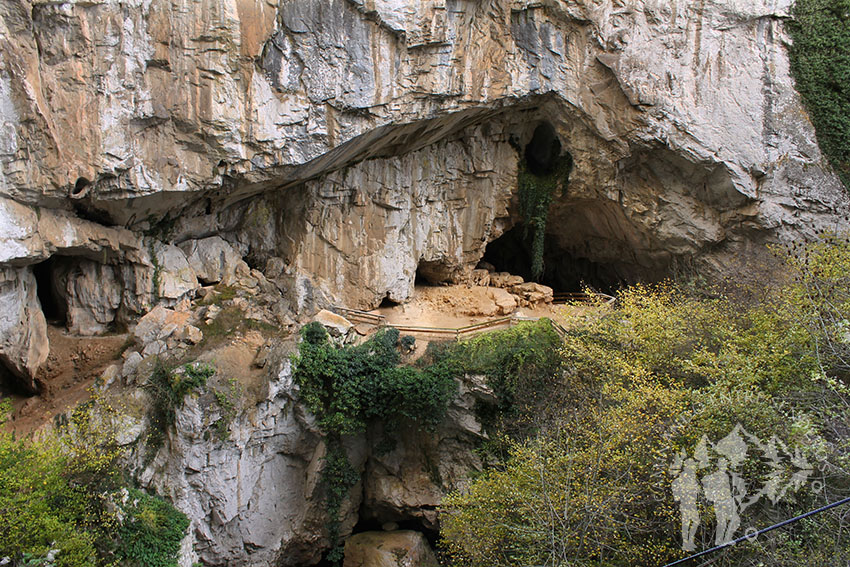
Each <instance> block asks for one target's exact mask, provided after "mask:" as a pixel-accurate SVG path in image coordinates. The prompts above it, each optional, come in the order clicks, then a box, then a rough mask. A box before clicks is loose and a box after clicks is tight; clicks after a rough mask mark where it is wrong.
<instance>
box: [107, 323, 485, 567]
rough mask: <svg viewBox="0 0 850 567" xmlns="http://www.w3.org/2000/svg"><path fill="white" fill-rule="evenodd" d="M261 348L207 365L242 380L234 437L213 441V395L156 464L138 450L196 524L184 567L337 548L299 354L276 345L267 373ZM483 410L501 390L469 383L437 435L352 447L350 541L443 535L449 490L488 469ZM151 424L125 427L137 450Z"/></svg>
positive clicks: (296, 560) (141, 467)
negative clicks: (418, 531)
mask: <svg viewBox="0 0 850 567" xmlns="http://www.w3.org/2000/svg"><path fill="white" fill-rule="evenodd" d="M167 311H168V310H165V309H163V308H157V309H155V310H153V311H152V312H151V313H150V314H148V315H147V316H146V317H145V319H147V320H148V321H147V322H146V325H147V323H148V322H155V323H156V325H152V328H153V327H156V328H162V329H165V328H167V326H168V325H167V323H166V321H168V320H169V317H173V312H172V313H168V312H167ZM140 326H141V323H140ZM155 336H159V335H154V334H152V332H151V333H148V332H139V330H138V329H137V339H138V342H139V343H141V344H140V345H139V346H140V347H142V348H144V347H146V346H147V345H146V344H144V342H143V341H145V340H151V341H152V343H149V344H153V343H155V342H156V340H157V339H156V338H154V337H155ZM261 344H262V341H260V342H257V340H254V339H250V340H249V338H248V337H246V338H244V339H240V340H237V341H235V342H234V343H232V344H231V345H230V346H226V347H223V348H221V349H218V350H215V351H212V352H208V353H206V354H204V355H203V356H202V357H201V358H200V359H199V361H201V362H204V363H207V364H212V365H214V366H215V367H216V369H217V374H218V373H220V374H221V375H222V376H223V377H224V378H225V379H226V378H227V377H238V378H237V380H238V381H239V383H240V384H241V386H240V388H242V389H241V392H242V394H241V395H240V397H239V398H238V399H237V408H238V411H237V413H236V415H235V416H233V418H232V421H231V422H230V423H229V426H228V427H227V431H228V436H227V438H221V437H220V435H219V434H218V433H215V432H213V425H214V424H215V422H216V420H217V419H219V418H220V417H221V415H220V413H219V409H218V406H217V405H216V401H215V399H216V398H215V397H214V396H213V394H212V393H211V391H210V390H209V389H207V390H202V391H199V392H196V393H193V394H190V395H189V396H187V397H186V399H185V400H184V404H183V406H182V408H180V409H178V411H177V416H176V425H175V430H174V431H173V432H171V433H170V434H169V436H168V440H167V442H166V445H165V448H163V449H160V450H158V451H157V452H156V455H155V457H154V458H153V459H152V460H151V459H149V458H147V457H146V456H145V449H144V444H139V445H136V446H135V451H136V452H135V453H134V454H133V458H132V461H133V462H134V466H135V467H137V474H138V475H139V478H140V480H141V482H142V483H143V484H145V485H148V486H152V487H155V488H156V489H157V491H158V492H159V493H161V494H165V495H168V496H169V497H170V498H171V499H172V500H173V501H174V502H175V504H176V505H177V506H178V507H179V508H180V509H181V510H183V511H184V512H186V513H187V514H188V515H189V517H190V518H191V519H192V525H191V527H190V536H191V540H192V544H193V548H194V552H193V553H194V555H192V554H189V555H186V556H185V557H184V559H185V562H186V563H187V565H191V564H192V562H193V561H196V560H199V559H200V560H201V561H202V562H203V563H204V564H209V565H219V564H223V563H227V564H229V565H233V566H245V567H248V566H251V567H271V566H272V565H274V566H293V567H294V566H300V565H310V564H313V563H315V562H317V561H318V560H319V559H320V558H321V556H322V554H323V553H324V552H325V551H326V550H327V549H328V548H329V541H328V538H327V531H326V513H325V505H324V487H323V485H322V483H321V471H322V467H323V466H324V465H323V463H324V456H325V445H324V442H323V437H322V435H321V432H320V430H319V429H318V427H317V425H316V423H315V419H314V418H313V416H312V415H310V414H309V413H308V412H306V411H305V409H304V407H303V406H302V405H301V404H300V403H299V402H298V399H297V391H298V388H297V386H296V385H295V384H294V383H293V380H292V367H291V362H290V359H289V350H290V349H291V348H292V344H291V343H287V344H286V345H281V344H280V343H276V344H275V346H274V347H273V348H272V352H270V353H267V354H266V355H265V356H266V357H267V360H266V362H265V364H264V369H263V370H259V369H257V368H256V366H255V365H254V364H253V361H254V360H255V351H256V350H257V349H258V348H259V347H260V345H261ZM152 360H153V355H149V357H147V358H145V359H142V358H141V357H140V356H139V355H138V354H135V353H132V354H130V355H128V356H127V359H126V361H125V362H124V368H122V369H121V372H120V374H121V375H122V376H125V377H126V376H127V374H128V372H127V371H128V370H129V373H133V372H142V373H143V372H149V369H150V365H151V364H152V362H151V361H152ZM117 372H118V370H117V369H116V373H117ZM144 380H145V378H144V377H136V378H131V379H130V380H128V381H129V382H130V383H136V384H143V383H144ZM213 380H215V378H214V379H213ZM256 381H260V382H259V383H261V384H262V387H261V388H260V389H259V390H254V391H253V393H251V390H253V388H254V387H253V386H251V382H256ZM225 384H226V382H225ZM220 387H221V386H219V388H220ZM142 391H144V390H139V392H142ZM477 400H484V401H490V402H492V401H493V399H492V392H491V391H490V390H489V388H487V386H486V385H484V384H483V383H482V382H481V381H480V380H479V379H476V378H470V379H469V380H468V381H465V382H464V383H462V384H461V385H460V388H459V391H458V395H457V397H456V398H455V400H454V402H453V403H452V404H451V406H450V408H449V411H448V418H447V419H446V420H445V422H444V423H443V424H442V425H441V426H440V428H439V430H438V431H437V432H436V434H434V435H426V434H424V433H417V432H416V431H414V430H413V429H407V428H406V426H403V427H402V429H401V430H396V431H395V432H394V433H393V434H392V438H393V439H396V443H395V448H394V449H393V450H392V451H390V452H388V453H387V452H382V451H379V450H376V449H374V448H375V447H377V446H378V443H379V441H380V440H381V439H383V440H384V441H385V442H384V443H383V445H386V440H387V439H386V434H385V432H384V431H383V430H381V429H380V428H374V429H371V430H370V431H369V432H368V434H367V435H361V436H358V437H349V438H346V439H345V447H346V451H347V454H348V457H349V460H350V462H351V464H352V465H353V466H354V468H355V470H357V471H359V473H360V474H361V475H362V479H363V480H362V481H361V482H360V483H358V484H357V485H356V486H355V487H353V488H352V490H351V491H350V494H349V498H348V499H347V500H346V502H345V503H344V505H343V509H342V511H341V520H342V524H341V533H342V535H343V536H347V535H348V534H350V533H351V531H352V529H353V528H354V526H355V524H357V522H358V521H359V520H364V519H365V520H375V519H378V520H380V521H382V522H384V521H398V520H406V521H411V520H413V521H419V522H420V523H421V525H422V526H423V527H430V528H434V527H435V526H436V523H435V521H436V512H435V508H436V506H437V505H438V504H439V503H440V500H441V498H442V495H443V494H444V493H445V491H447V490H452V489H457V488H461V487H462V486H463V485H464V483H465V482H466V481H467V479H468V476H469V472H470V471H471V470H479V469H480V468H481V462H480V460H479V458H478V456H477V455H476V453H475V452H474V451H473V450H472V448H473V447H474V446H475V445H476V443H478V442H479V441H480V440H481V439H482V437H483V435H484V433H483V431H482V428H481V424H480V423H479V422H478V420H477V418H476V416H475V411H474V408H475V404H476V401H477ZM145 421H146V420H145V418H144V417H141V416H140V417H137V418H136V421H133V422H132V423H129V424H128V425H129V427H128V429H129V430H132V431H136V432H139V433H138V435H137V437H136V438H134V439H129V440H128V441H127V442H128V443H130V442H132V441H134V440H135V439H140V438H143V437H141V436H142V429H143V428H140V427H138V422H142V423H144V422H145ZM396 425H399V424H396ZM394 429H396V428H394ZM128 435H129V433H128ZM416 553H419V552H418V551H417V552H416ZM423 560H424V559H423Z"/></svg>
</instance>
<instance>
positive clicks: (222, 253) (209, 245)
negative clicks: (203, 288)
mask: <svg viewBox="0 0 850 567" xmlns="http://www.w3.org/2000/svg"><path fill="white" fill-rule="evenodd" d="M180 248H181V249H182V250H183V251H184V252H185V254H186V259H187V260H188V262H189V266H190V267H191V268H192V270H194V272H195V274H196V275H197V277H198V279H199V280H200V281H201V282H202V283H204V284H205V285H208V284H213V283H219V282H224V283H227V281H228V280H229V279H230V278H232V277H233V276H234V275H235V273H236V265H237V264H238V263H239V262H240V261H242V257H241V256H239V254H238V253H237V252H236V251H235V250H234V249H233V247H232V246H230V244H228V243H227V241H225V240H224V239H223V238H221V237H220V236H210V237H209V238H202V239H200V240H190V241H188V242H184V243H182V244H181V245H180Z"/></svg>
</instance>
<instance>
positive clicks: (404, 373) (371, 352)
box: [293, 322, 456, 562]
mask: <svg viewBox="0 0 850 567" xmlns="http://www.w3.org/2000/svg"><path fill="white" fill-rule="evenodd" d="M301 338H302V342H301V345H300V348H299V353H298V354H297V355H296V356H295V357H294V359H293V361H294V363H295V373H294V380H295V382H296V384H298V386H299V387H300V397H301V400H302V401H303V402H304V403H305V404H306V406H307V408H308V409H309V410H310V411H311V412H312V413H313V414H314V415H315V416H316V417H317V418H318V421H319V426H320V427H321V428H322V430H323V431H324V433H325V435H326V444H327V457H326V458H325V467H324V471H323V482H324V484H325V493H326V501H325V504H326V508H327V513H328V526H327V527H328V534H329V537H330V539H331V541H332V543H333V544H334V545H335V546H336V544H337V543H338V539H339V522H340V519H339V513H340V509H341V505H342V502H343V501H344V499H345V497H346V496H347V494H348V491H349V490H350V489H351V487H352V486H354V484H355V483H356V482H357V480H358V475H357V473H356V471H354V469H353V467H352V466H351V464H350V462H349V461H348V458H347V457H346V455H345V451H344V449H343V446H342V437H343V436H344V435H352V434H357V433H362V432H364V431H365V430H366V426H367V424H368V423H369V422H371V421H374V420H382V421H383V422H384V423H385V426H390V427H391V426H392V425H394V424H396V423H398V421H399V420H407V421H409V422H412V423H414V424H415V425H417V426H418V427H420V428H422V429H425V430H429V431H430V430H434V429H435V428H436V427H437V425H439V423H440V422H441V421H442V420H443V417H444V416H445V414H446V409H447V408H448V404H449V401H451V399H452V397H453V396H454V393H455V390H456V383H455V380H454V378H455V376H456V372H454V370H453V369H452V368H451V367H449V366H447V365H444V364H433V365H431V366H428V367H426V368H413V367H409V366H401V354H400V352H399V333H398V330H397V329H386V330H383V331H380V332H378V333H377V334H376V335H375V336H374V337H372V338H371V339H370V340H368V341H366V342H365V343H363V344H361V345H357V346H338V345H336V344H334V343H332V342H331V341H330V339H329V337H328V334H327V331H326V330H325V328H324V327H323V326H322V325H321V324H320V323H317V322H313V323H309V324H307V325H305V326H304V327H303V328H302V329H301ZM341 551H342V550H341V548H340V547H335V549H334V550H332V551H331V554H330V555H329V557H328V559H329V560H330V561H332V562H337V561H338V560H339V559H341Z"/></svg>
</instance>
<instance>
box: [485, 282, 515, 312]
mask: <svg viewBox="0 0 850 567" xmlns="http://www.w3.org/2000/svg"><path fill="white" fill-rule="evenodd" d="M488 292H489V294H490V297H491V298H493V302H494V303H495V304H496V307H497V309H498V313H499V315H510V314H511V313H513V312H514V310H515V309H516V308H517V301H516V298H515V297H514V296H513V295H511V294H510V293H509V292H508V290H506V289H502V288H499V287H491V288H490V289H489V290H488Z"/></svg>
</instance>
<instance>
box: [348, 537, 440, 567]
mask: <svg viewBox="0 0 850 567" xmlns="http://www.w3.org/2000/svg"><path fill="white" fill-rule="evenodd" d="M342 566H343V567H438V566H439V563H437V558H436V556H435V555H434V552H433V551H431V547H430V546H429V545H428V541H427V540H426V539H425V536H423V535H422V534H421V533H419V532H414V531H410V530H401V531H392V532H362V533H359V534H355V535H353V536H351V537H350V538H348V539H347V540H346V542H345V559H344V560H343V562H342Z"/></svg>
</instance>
